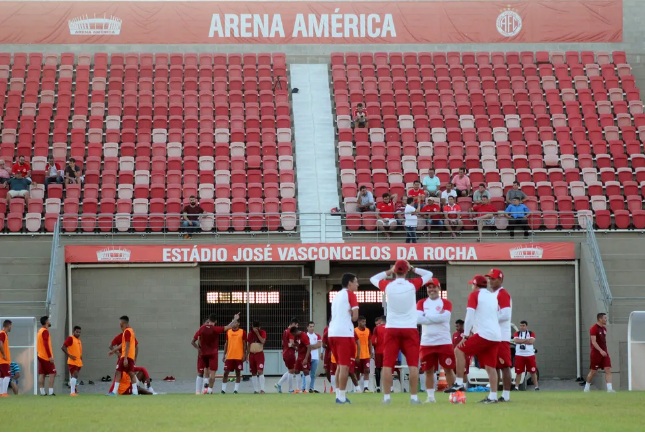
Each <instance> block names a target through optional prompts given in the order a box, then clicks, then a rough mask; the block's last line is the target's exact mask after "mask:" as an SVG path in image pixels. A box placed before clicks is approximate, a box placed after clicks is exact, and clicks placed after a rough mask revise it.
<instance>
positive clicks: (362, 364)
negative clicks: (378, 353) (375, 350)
mask: <svg viewBox="0 0 645 433" xmlns="http://www.w3.org/2000/svg"><path fill="white" fill-rule="evenodd" d="M356 372H357V373H358V374H369V372H370V358H364V359H357V360H356Z"/></svg>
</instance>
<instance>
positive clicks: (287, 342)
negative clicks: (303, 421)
mask: <svg viewBox="0 0 645 433" xmlns="http://www.w3.org/2000/svg"><path fill="white" fill-rule="evenodd" d="M294 326H295V327H296V328H297V327H298V319H296V318H295V317H294V318H292V319H291V323H289V326H288V327H287V329H285V330H284V331H282V361H284V365H285V366H286V367H287V371H286V373H284V374H283V375H282V377H281V378H280V380H278V383H276V384H275V389H277V390H278V392H279V393H281V392H282V385H283V384H284V383H285V382H288V383H289V392H291V391H292V390H293V389H294V387H295V386H296V385H297V382H296V374H295V371H294V368H295V367H296V346H295V343H294V338H293V335H291V328H293V327H294Z"/></svg>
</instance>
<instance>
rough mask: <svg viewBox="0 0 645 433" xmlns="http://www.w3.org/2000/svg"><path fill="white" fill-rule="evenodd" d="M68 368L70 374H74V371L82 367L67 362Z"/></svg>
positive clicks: (76, 371)
mask: <svg viewBox="0 0 645 433" xmlns="http://www.w3.org/2000/svg"><path fill="white" fill-rule="evenodd" d="M67 368H68V369H69V374H70V376H73V375H74V373H78V372H79V371H81V367H79V366H78V365H72V364H67Z"/></svg>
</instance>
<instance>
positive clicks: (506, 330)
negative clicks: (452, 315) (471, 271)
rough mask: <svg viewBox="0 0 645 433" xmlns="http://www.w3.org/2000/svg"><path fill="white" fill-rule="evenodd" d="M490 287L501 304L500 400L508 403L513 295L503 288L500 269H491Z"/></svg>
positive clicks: (498, 359) (510, 383) (498, 316)
mask: <svg viewBox="0 0 645 433" xmlns="http://www.w3.org/2000/svg"><path fill="white" fill-rule="evenodd" d="M486 278H488V287H489V288H490V290H491V292H493V294H494V295H495V296H496V297H497V301H498V304H499V311H498V313H497V318H498V319H499V329H500V332H501V334H502V340H501V343H500V345H499V350H498V352H497V369H498V370H501V371H502V385H503V387H502V389H503V391H502V397H501V398H500V399H499V401H500V403H504V402H508V401H510V400H511V386H513V382H512V380H511V367H512V365H513V364H512V362H511V332H512V330H511V314H512V312H513V302H512V301H511V295H510V294H509V293H508V291H507V290H506V289H505V288H504V287H502V282H503V281H504V273H503V272H502V271H501V270H499V269H491V270H490V272H489V273H488V275H486Z"/></svg>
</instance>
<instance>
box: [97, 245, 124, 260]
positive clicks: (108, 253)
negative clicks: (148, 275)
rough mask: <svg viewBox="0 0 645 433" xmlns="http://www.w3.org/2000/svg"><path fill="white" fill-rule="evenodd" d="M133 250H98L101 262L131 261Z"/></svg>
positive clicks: (98, 257)
mask: <svg viewBox="0 0 645 433" xmlns="http://www.w3.org/2000/svg"><path fill="white" fill-rule="evenodd" d="M131 254H132V252H131V251H130V250H128V249H126V248H105V249H103V250H100V251H97V252H96V259H97V260H98V261H99V262H129V261H130V255H131Z"/></svg>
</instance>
